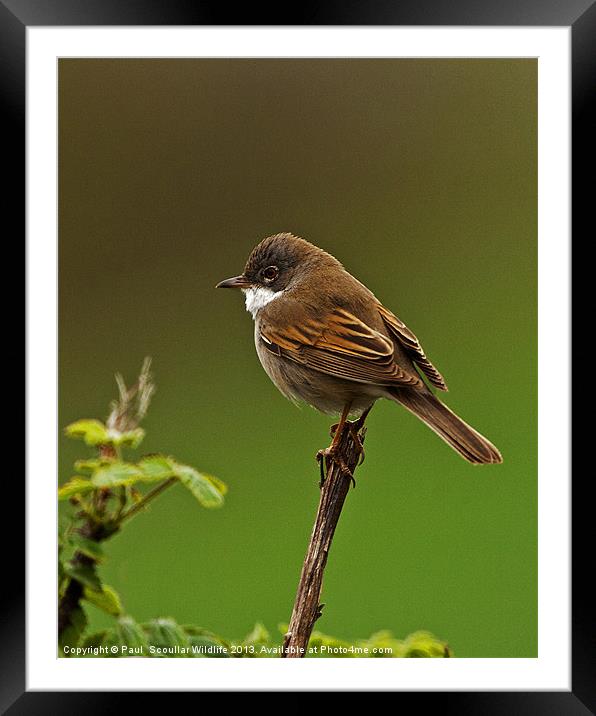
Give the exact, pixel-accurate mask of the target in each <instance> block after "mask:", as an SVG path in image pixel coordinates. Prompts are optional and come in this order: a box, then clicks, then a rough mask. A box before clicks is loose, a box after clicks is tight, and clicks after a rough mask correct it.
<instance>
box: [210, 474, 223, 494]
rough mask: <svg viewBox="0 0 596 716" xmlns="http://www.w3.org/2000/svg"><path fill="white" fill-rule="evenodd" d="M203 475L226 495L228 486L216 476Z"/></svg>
mask: <svg viewBox="0 0 596 716" xmlns="http://www.w3.org/2000/svg"><path fill="white" fill-rule="evenodd" d="M205 477H206V478H207V479H208V480H210V481H211V482H212V483H213V486H214V487H215V489H216V490H218V491H219V492H220V493H221V494H222V495H227V493H228V486H227V485H226V483H225V482H224V481H223V480H220V479H219V478H218V477H213V475H205Z"/></svg>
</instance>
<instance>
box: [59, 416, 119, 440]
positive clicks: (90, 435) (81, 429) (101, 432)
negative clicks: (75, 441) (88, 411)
mask: <svg viewBox="0 0 596 716" xmlns="http://www.w3.org/2000/svg"><path fill="white" fill-rule="evenodd" d="M65 432H66V435H67V436H68V437H69V438H82V439H83V440H84V441H85V443H86V444H87V445H105V444H107V443H108V442H109V438H108V429H107V428H106V426H105V425H104V424H103V423H102V422H101V421H100V420H77V421H76V422H74V423H71V424H70V425H68V426H67V427H66V429H65Z"/></svg>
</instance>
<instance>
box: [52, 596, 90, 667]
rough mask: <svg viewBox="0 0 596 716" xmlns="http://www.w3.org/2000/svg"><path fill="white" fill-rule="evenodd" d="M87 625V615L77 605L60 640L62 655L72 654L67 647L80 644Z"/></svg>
mask: <svg viewBox="0 0 596 716" xmlns="http://www.w3.org/2000/svg"><path fill="white" fill-rule="evenodd" d="M86 627H87V616H86V614H85V612H84V611H83V609H82V608H81V607H76V608H75V609H73V610H72V612H71V614H70V624H69V625H68V626H67V627H66V629H64V631H63V632H62V634H61V635H60V638H59V640H58V646H59V648H60V656H70V654H69V653H67V652H65V647H69V648H74V647H75V646H78V643H79V641H80V639H81V636H82V634H83V632H84V631H85V629H86Z"/></svg>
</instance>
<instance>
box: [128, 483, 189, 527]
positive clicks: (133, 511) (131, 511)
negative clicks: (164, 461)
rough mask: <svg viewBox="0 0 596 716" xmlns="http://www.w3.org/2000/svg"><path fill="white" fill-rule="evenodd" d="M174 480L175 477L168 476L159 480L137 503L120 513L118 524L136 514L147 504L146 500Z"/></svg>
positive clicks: (159, 492) (158, 493) (150, 498)
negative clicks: (161, 480)
mask: <svg viewBox="0 0 596 716" xmlns="http://www.w3.org/2000/svg"><path fill="white" fill-rule="evenodd" d="M175 482H176V478H175V477H169V478H168V479H167V480H164V481H163V482H160V483H159V485H158V486H157V487H154V488H153V489H152V490H150V491H149V492H148V493H147V494H146V495H145V496H144V497H143V498H142V499H140V500H139V501H138V502H137V503H135V504H134V505H133V506H132V507H130V508H129V509H128V510H126V512H124V513H123V514H122V515H120V518H119V519H118V524H119V525H120V524H122V523H123V522H124V520H127V519H129V518H130V517H132V516H133V515H136V514H137V512H140V510H142V509H143V508H144V507H146V506H147V503H148V502H151V500H153V499H154V498H155V497H157V496H158V495H161V493H162V492H163V491H164V490H165V489H166V488H167V487H169V486H170V485H173V484H174V483H175Z"/></svg>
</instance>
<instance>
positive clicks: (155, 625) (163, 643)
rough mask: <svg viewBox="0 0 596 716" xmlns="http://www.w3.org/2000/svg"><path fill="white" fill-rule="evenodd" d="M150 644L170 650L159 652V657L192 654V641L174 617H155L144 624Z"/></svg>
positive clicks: (187, 655)
mask: <svg viewBox="0 0 596 716" xmlns="http://www.w3.org/2000/svg"><path fill="white" fill-rule="evenodd" d="M143 628H144V631H145V633H146V634H147V640H148V642H149V644H151V645H152V646H155V647H156V648H158V649H168V650H169V652H165V653H157V654H155V656H157V657H172V656H173V657H189V656H192V651H191V649H190V641H189V638H188V636H187V635H186V633H185V632H184V630H183V629H182V627H180V626H179V625H178V624H177V623H176V622H175V621H174V620H173V619H153V620H152V621H150V622H149V623H148V624H144V625H143Z"/></svg>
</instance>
